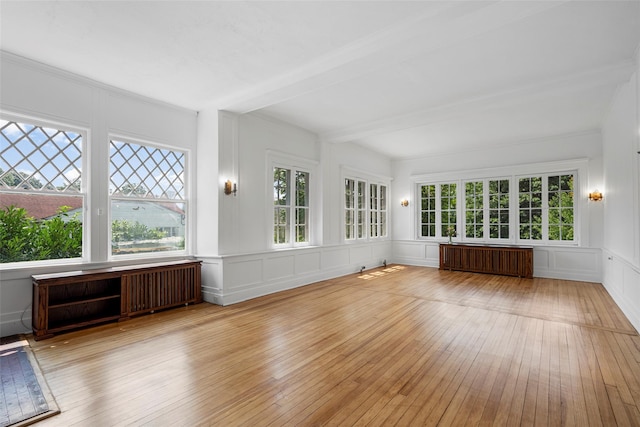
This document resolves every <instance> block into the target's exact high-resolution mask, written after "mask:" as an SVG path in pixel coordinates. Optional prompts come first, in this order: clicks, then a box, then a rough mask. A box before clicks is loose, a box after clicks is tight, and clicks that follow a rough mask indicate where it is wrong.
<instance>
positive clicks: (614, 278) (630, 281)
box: [602, 250, 640, 331]
mask: <svg viewBox="0 0 640 427" xmlns="http://www.w3.org/2000/svg"><path fill="white" fill-rule="evenodd" d="M602 264H603V281H602V284H603V285H604V287H605V288H606V289H607V292H609V295H611V297H612V298H613V300H614V301H615V302H616V304H618V306H619V307H620V308H621V309H622V311H623V312H624V314H625V315H626V316H627V318H628V319H629V321H630V322H631V323H632V324H633V326H634V327H635V328H636V330H637V331H640V267H638V266H635V265H633V264H632V263H631V262H629V261H627V260H625V259H624V258H622V257H620V256H618V255H617V254H614V253H612V252H609V251H607V250H603V253H602Z"/></svg>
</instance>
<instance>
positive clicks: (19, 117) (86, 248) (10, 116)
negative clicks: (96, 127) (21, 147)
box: [0, 109, 93, 271]
mask: <svg viewBox="0 0 640 427" xmlns="http://www.w3.org/2000/svg"><path fill="white" fill-rule="evenodd" d="M0 117H1V118H2V119H3V120H7V121H12V122H24V123H29V124H31V125H35V126H40V127H50V128H54V129H58V130H65V131H71V132H75V133H78V134H80V135H82V180H81V181H80V184H81V187H80V193H78V194H75V196H78V197H82V206H83V212H82V213H83V215H82V227H83V228H82V256H81V257H78V258H61V259H50V260H41V261H22V262H8V263H2V264H0V271H2V270H20V269H23V268H27V269H29V268H39V267H47V266H58V265H78V264H86V263H88V262H90V260H91V259H92V255H91V250H90V249H91V232H92V230H93V228H92V221H91V220H92V218H91V215H89V213H90V212H91V209H90V203H91V198H90V197H89V189H90V188H91V181H92V179H91V174H90V172H89V168H88V165H89V162H90V156H91V149H90V147H91V145H92V144H90V143H89V140H90V138H91V130H90V129H89V128H87V127H84V126H82V125H80V124H72V123H69V122H62V121H58V120H57V119H55V118H42V117H36V116H31V115H28V114H20V113H15V112H11V111H8V110H4V109H0ZM15 192H16V193H19V194H25V193H29V194H40V195H51V196H54V197H55V196H56V195H59V196H64V194H53V193H45V192H28V191H26V192H25V191H15Z"/></svg>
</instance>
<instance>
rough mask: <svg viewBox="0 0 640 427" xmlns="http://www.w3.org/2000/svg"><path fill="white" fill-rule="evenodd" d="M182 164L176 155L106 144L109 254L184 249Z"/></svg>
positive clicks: (123, 143)
mask: <svg viewBox="0 0 640 427" xmlns="http://www.w3.org/2000/svg"><path fill="white" fill-rule="evenodd" d="M185 162H186V155H185V153H183V152H180V151H175V150H170V149H165V148H158V147H153V146H151V145H146V144H140V143H134V142H130V141H124V140H121V139H117V140H116V139H112V140H111V145H110V168H109V197H110V200H111V211H110V214H111V255H114V256H118V255H130V256H137V255H140V254H145V253H157V252H168V251H169V252H173V251H184V249H185V237H186V235H185V230H186V228H185V225H186V224H185V223H186V217H187V199H186V194H187V193H186V188H185Z"/></svg>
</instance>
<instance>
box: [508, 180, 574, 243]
mask: <svg viewBox="0 0 640 427" xmlns="http://www.w3.org/2000/svg"><path fill="white" fill-rule="evenodd" d="M573 187H574V175H573V174H553V175H541V176H531V177H521V178H519V180H518V202H519V215H518V217H519V228H520V239H521V240H531V241H536V240H550V241H573V240H574V239H575V236H574V230H575V222H574V216H575V215H574V214H575V207H574V206H575V195H574V191H573Z"/></svg>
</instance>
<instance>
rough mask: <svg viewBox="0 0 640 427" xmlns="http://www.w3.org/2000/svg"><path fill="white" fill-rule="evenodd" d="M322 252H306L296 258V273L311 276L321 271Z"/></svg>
mask: <svg viewBox="0 0 640 427" xmlns="http://www.w3.org/2000/svg"><path fill="white" fill-rule="evenodd" d="M320 259H321V257H320V252H319V251H316V252H304V253H300V254H297V255H296V257H295V273H296V274H309V273H316V272H318V271H320Z"/></svg>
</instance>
